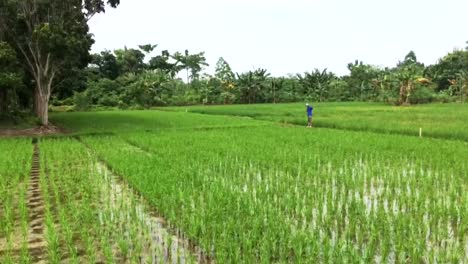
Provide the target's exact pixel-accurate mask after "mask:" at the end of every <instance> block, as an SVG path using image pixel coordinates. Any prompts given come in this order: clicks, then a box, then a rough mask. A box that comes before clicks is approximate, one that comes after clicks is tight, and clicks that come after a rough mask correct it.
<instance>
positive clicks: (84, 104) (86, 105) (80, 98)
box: [73, 92, 91, 111]
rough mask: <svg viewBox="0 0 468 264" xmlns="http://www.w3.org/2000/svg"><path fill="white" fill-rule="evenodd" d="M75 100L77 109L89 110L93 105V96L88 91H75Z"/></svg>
mask: <svg viewBox="0 0 468 264" xmlns="http://www.w3.org/2000/svg"><path fill="white" fill-rule="evenodd" d="M73 102H74V104H75V110H76V111H87V110H89V109H90V107H91V98H90V97H89V96H88V94H87V93H86V92H82V93H75V94H74V95H73Z"/></svg>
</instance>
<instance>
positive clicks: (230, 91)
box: [53, 44, 468, 110]
mask: <svg viewBox="0 0 468 264" xmlns="http://www.w3.org/2000/svg"><path fill="white" fill-rule="evenodd" d="M156 47H157V45H151V44H147V45H141V46H139V48H138V49H128V48H124V49H118V50H115V51H113V52H111V51H103V52H101V53H99V54H93V55H92V57H93V59H92V62H91V63H90V65H89V66H88V67H87V68H86V69H85V70H84V72H83V74H84V76H83V79H82V80H83V82H82V85H81V87H72V86H66V87H63V88H62V89H59V91H58V94H57V96H56V97H54V100H53V101H54V103H56V104H57V105H61V104H65V105H75V106H77V108H78V109H81V110H85V109H88V108H89V107H91V106H92V105H97V106H108V107H120V108H124V109H125V108H148V107H152V106H164V105H190V104H237V103H240V104H251V103H280V102H296V101H304V100H307V101H319V102H324V101H380V102H388V103H392V104H396V105H405V104H416V103H428V102H434V101H443V102H449V101H464V98H465V97H466V95H468V71H467V70H468V50H455V51H453V52H451V53H449V54H447V55H446V56H444V57H443V58H441V59H440V60H439V62H438V63H436V64H434V65H428V66H426V65H424V64H423V63H421V62H419V61H418V60H417V57H416V54H415V53H414V52H412V51H411V52H409V53H408V54H407V55H406V56H405V57H404V58H403V59H402V60H401V61H399V62H397V63H396V65H395V66H394V67H391V68H390V67H388V68H380V67H377V66H373V65H369V64H365V63H363V62H362V61H355V62H352V63H349V64H348V70H349V74H347V75H345V76H337V75H336V74H334V73H333V72H331V71H328V70H327V69H323V70H319V69H314V70H312V71H310V72H305V73H298V74H295V75H289V76H284V77H272V76H271V75H270V73H268V70H266V69H261V68H260V69H256V70H252V71H248V72H243V73H235V72H234V71H233V70H232V69H231V67H230V65H229V63H228V62H227V61H226V60H224V59H223V58H219V60H218V62H217V63H216V67H215V72H214V74H213V75H210V74H206V73H205V74H202V73H201V72H202V70H203V68H204V67H205V66H208V64H207V62H206V59H205V56H204V52H200V53H193V54H192V53H190V52H189V51H188V50H185V51H184V52H175V53H171V52H169V51H167V50H164V51H161V52H160V55H157V56H152V57H151V56H150V58H148V59H147V58H146V57H148V55H149V54H150V53H151V52H153V51H154V49H155V48H156ZM69 83H77V82H69ZM80 88H81V89H80Z"/></svg>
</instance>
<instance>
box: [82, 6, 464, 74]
mask: <svg viewBox="0 0 468 264" xmlns="http://www.w3.org/2000/svg"><path fill="white" fill-rule="evenodd" d="M467 11H468V0H121V5H120V6H119V7H118V8H117V9H115V10H113V9H111V8H108V9H107V12H106V14H103V15H98V16H96V17H94V18H93V19H92V21H91V22H90V27H91V32H92V33H93V34H94V35H95V40H96V44H95V45H94V46H93V52H100V51H102V50H104V49H108V50H114V49H118V48H123V47H124V46H127V47H129V48H134V47H137V45H139V44H147V43H153V44H159V46H158V48H157V50H156V51H155V53H157V54H159V53H160V52H161V50H165V49H167V50H169V51H170V52H171V53H173V52H175V51H181V52H182V51H184V50H185V49H188V50H189V51H190V52H191V53H195V52H200V51H205V52H206V58H207V62H208V63H209V64H210V67H208V68H207V69H206V72H208V73H213V71H214V66H215V64H216V61H217V60H218V58H219V57H224V59H225V60H226V61H227V62H229V64H230V65H231V67H232V69H233V70H234V71H235V72H243V71H248V70H252V69H254V68H258V67H262V68H266V69H268V71H269V72H270V73H272V74H273V75H274V76H282V75H286V74H288V73H302V72H305V71H311V70H313V69H314V68H319V69H322V68H328V69H329V70H332V71H334V72H335V73H338V74H340V75H341V74H346V73H347V68H346V66H347V64H348V63H349V62H352V61H354V60H356V59H359V60H362V61H364V62H365V63H370V64H374V65H378V66H394V65H395V64H396V63H397V62H398V60H402V59H403V57H404V56H405V55H406V54H407V53H408V52H409V51H410V50H414V51H415V52H416V55H417V56H418V59H419V60H420V61H422V62H424V63H426V64H429V63H435V62H436V61H437V60H438V59H439V58H440V57H442V56H443V55H445V54H446V53H447V52H450V51H452V50H453V49H454V48H464V47H465V41H467V40H468V13H467Z"/></svg>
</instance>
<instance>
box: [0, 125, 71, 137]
mask: <svg viewBox="0 0 468 264" xmlns="http://www.w3.org/2000/svg"><path fill="white" fill-rule="evenodd" d="M67 133H69V132H68V131H66V130H65V129H63V128H60V127H57V126H54V125H52V124H50V125H49V126H47V127H44V126H39V127H34V128H27V129H10V128H6V129H5V128H0V137H35V136H46V135H57V134H67Z"/></svg>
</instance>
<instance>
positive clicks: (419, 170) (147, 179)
mask: <svg viewBox="0 0 468 264" xmlns="http://www.w3.org/2000/svg"><path fill="white" fill-rule="evenodd" d="M322 106H323V107H322ZM296 108H299V109H296ZM286 109H293V110H286ZM327 109H329V110H330V111H329V112H327ZM340 109H352V110H348V111H349V112H352V113H355V114H356V113H360V112H362V119H358V117H352V118H354V119H355V120H357V121H356V122H360V123H357V124H356V125H355V127H349V129H348V128H347V127H346V126H353V123H352V122H351V121H349V123H346V124H345V125H343V126H342V124H341V123H340V122H339V120H341V118H343V117H344V116H346V115H347V113H343V112H341V110H340ZM370 109H372V110H370ZM162 110H164V111H161V110H151V111H114V112H112V111H110V112H89V113H55V114H54V115H53V116H52V122H53V123H54V124H56V125H60V126H61V127H64V128H66V129H67V130H68V132H69V134H66V135H62V136H56V137H45V138H40V139H38V141H37V142H35V143H34V144H32V143H31V141H32V140H31V139H30V138H8V139H0V216H1V217H0V263H468V143H467V141H466V140H467V139H468V129H464V128H466V126H467V124H466V123H467V122H468V114H467V107H466V106H464V105H428V106H418V107H414V108H413V107H408V108H404V109H395V108H393V107H391V106H383V105H377V104H364V103H359V104H321V105H320V107H318V106H316V110H315V113H314V114H315V115H316V116H315V117H314V118H316V123H315V127H314V128H312V129H308V128H305V123H304V124H302V123H301V122H303V121H301V120H302V119H305V118H304V116H305V109H302V105H299V104H290V105H289V104H288V105H265V106H258V105H257V106H227V107H221V106H216V107H190V108H185V107H184V108H165V109H162ZM374 110H375V111H374ZM379 110H380V111H379ZM343 111H344V110H343ZM250 112H252V113H255V114H254V115H249V114H244V113H250ZM303 112H304V113H303ZM415 113H416V114H415ZM444 113H445V118H444V117H443V115H444ZM321 115H326V116H321ZM408 115H413V116H417V118H413V119H411V118H410V117H408ZM431 118H432V119H431ZM295 120H296V121H297V123H296V121H295ZM320 120H322V123H321V122H320ZM385 120H388V124H387V122H385ZM398 120H401V121H400V122H398ZM327 122H328V124H332V123H333V122H338V123H337V124H336V126H327V125H324V124H327ZM364 123H366V124H367V125H366V127H364V126H359V124H364ZM423 123H424V124H426V125H427V127H432V126H433V127H434V130H429V129H426V128H425V129H423V137H419V136H418V132H417V133H414V134H415V135H412V133H409V132H408V131H410V130H409V128H410V127H413V126H416V127H418V130H419V126H422V124H423ZM295 124H300V125H295ZM321 124H322V125H321ZM329 127H333V128H329ZM377 127H381V128H382V129H381V130H377V129H373V128H377ZM435 128H437V129H438V130H437V129H435ZM431 131H432V134H431Z"/></svg>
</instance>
